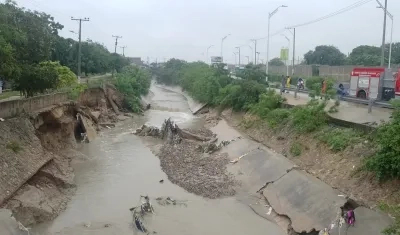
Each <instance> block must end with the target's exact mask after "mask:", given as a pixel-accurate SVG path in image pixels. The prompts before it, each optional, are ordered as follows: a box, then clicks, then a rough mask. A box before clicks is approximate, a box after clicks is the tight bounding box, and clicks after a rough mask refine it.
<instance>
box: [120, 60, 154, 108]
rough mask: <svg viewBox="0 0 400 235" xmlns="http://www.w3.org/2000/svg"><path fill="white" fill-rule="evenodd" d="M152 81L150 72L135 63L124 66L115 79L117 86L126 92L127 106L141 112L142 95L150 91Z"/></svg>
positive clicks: (125, 101) (125, 102) (125, 100)
mask: <svg viewBox="0 0 400 235" xmlns="http://www.w3.org/2000/svg"><path fill="white" fill-rule="evenodd" d="M150 83H151V76H150V74H149V73H148V72H147V71H146V70H144V69H141V68H139V67H136V66H133V65H130V66H126V67H124V68H123V69H122V70H121V72H120V73H118V74H117V77H116V79H115V87H116V88H117V90H118V91H119V92H121V93H122V94H124V104H125V106H126V108H128V109H129V110H131V111H133V112H140V110H141V107H140V96H141V95H146V94H147V93H148V92H149V88H150Z"/></svg>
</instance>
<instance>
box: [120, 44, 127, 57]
mask: <svg viewBox="0 0 400 235" xmlns="http://www.w3.org/2000/svg"><path fill="white" fill-rule="evenodd" d="M121 48H122V56H124V57H125V48H127V46H123V47H121Z"/></svg>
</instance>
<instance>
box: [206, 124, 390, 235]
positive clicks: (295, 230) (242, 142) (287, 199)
mask: <svg viewBox="0 0 400 235" xmlns="http://www.w3.org/2000/svg"><path fill="white" fill-rule="evenodd" d="M229 128H230V127H229V126H228V124H227V123H226V122H225V121H224V120H223V121H220V122H219V124H218V125H217V126H215V127H214V128H213V130H214V131H216V132H217V133H218V131H220V130H226V129H229ZM230 129H231V128H230ZM230 131H231V132H234V131H232V130H230ZM220 133H221V132H220ZM221 135H223V133H221ZM234 135H235V136H240V133H239V132H236V133H234ZM221 151H222V152H225V153H228V156H229V158H230V159H231V160H235V159H237V157H236V156H244V157H243V158H241V159H240V160H239V161H233V164H231V165H230V166H229V167H228V171H230V172H235V175H236V176H237V178H238V179H240V180H241V181H242V182H244V183H243V187H242V189H241V190H242V191H244V192H245V194H248V193H250V194H253V193H255V192H258V193H260V196H261V197H264V198H265V202H264V203H265V204H266V205H261V206H262V208H261V209H260V210H264V212H260V213H258V212H257V213H258V214H263V215H270V216H269V217H270V218H267V219H273V220H275V222H277V223H278V224H283V225H285V226H288V227H287V228H286V227H285V228H283V229H285V230H286V231H288V234H317V233H318V231H321V230H324V229H325V228H328V229H329V230H330V234H338V232H339V231H338V229H339V221H340V218H341V214H342V210H346V209H349V208H350V209H355V214H356V218H357V222H356V225H355V226H354V227H348V226H347V225H343V226H342V227H341V228H340V230H341V232H342V234H344V233H343V232H347V234H349V235H350V234H376V235H379V234H381V231H382V230H383V229H384V228H386V227H387V226H388V225H390V224H391V219H390V218H388V217H387V216H384V215H381V214H379V213H378V212H375V211H373V210H370V209H367V208H364V207H357V206H358V205H357V204H356V203H354V202H353V201H352V200H350V199H348V197H347V196H345V195H343V194H342V193H341V192H339V191H337V190H334V189H332V188H331V187H330V186H329V185H327V184H325V183H324V182H322V181H320V180H319V179H317V178H315V177H313V176H311V175H309V174H308V173H307V172H305V171H303V170H301V169H299V167H297V166H296V165H294V164H293V163H292V162H291V161H289V160H288V159H287V158H285V157H284V156H282V155H280V154H277V153H276V152H274V151H272V150H270V149H268V148H265V147H263V146H261V145H260V144H259V143H256V142H254V141H252V140H248V139H245V138H241V139H239V140H238V141H235V142H233V143H231V144H230V145H227V146H226V147H224V148H223V149H222V150H221ZM241 195H243V192H242V193H241ZM255 204H256V203H254V204H253V205H252V206H251V207H252V209H253V210H254V211H258V209H257V208H254V207H253V206H254V205H255ZM258 204H260V203H259V202H258ZM356 207H357V208H356ZM269 208H272V212H271V209H269ZM274 214H275V215H278V216H275V217H274V216H273V215H274ZM263 217H264V216H263ZM267 217H268V216H267ZM280 217H281V218H280ZM285 218H287V219H289V223H281V221H282V220H284V219H285Z"/></svg>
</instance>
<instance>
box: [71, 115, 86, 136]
mask: <svg viewBox="0 0 400 235" xmlns="http://www.w3.org/2000/svg"><path fill="white" fill-rule="evenodd" d="M74 135H75V139H76V140H77V141H79V142H82V141H84V140H85V139H86V130H85V127H84V126H83V123H82V120H81V119H80V118H78V121H77V122H76V124H75V128H74Z"/></svg>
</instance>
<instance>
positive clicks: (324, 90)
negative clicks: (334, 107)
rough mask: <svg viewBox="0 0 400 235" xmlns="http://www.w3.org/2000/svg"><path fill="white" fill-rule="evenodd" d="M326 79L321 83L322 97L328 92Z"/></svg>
mask: <svg viewBox="0 0 400 235" xmlns="http://www.w3.org/2000/svg"><path fill="white" fill-rule="evenodd" d="M326 85H327V84H326V79H324V80H322V83H321V99H322V97H323V96H324V95H325V94H326Z"/></svg>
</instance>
